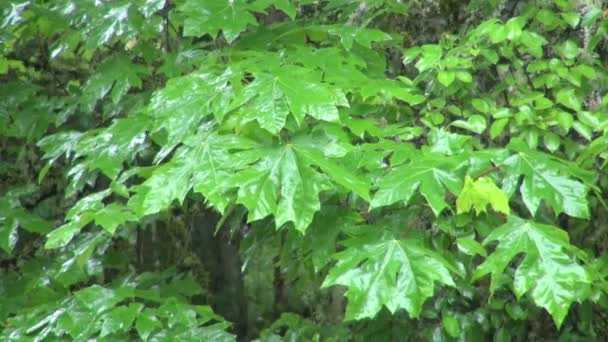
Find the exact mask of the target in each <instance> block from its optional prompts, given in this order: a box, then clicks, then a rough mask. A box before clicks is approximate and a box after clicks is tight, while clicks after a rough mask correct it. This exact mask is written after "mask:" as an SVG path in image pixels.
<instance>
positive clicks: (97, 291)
mask: <svg viewBox="0 0 608 342" xmlns="http://www.w3.org/2000/svg"><path fill="white" fill-rule="evenodd" d="M74 296H75V297H76V299H77V300H78V301H79V302H80V303H82V304H83V305H84V306H86V307H87V308H88V309H89V310H91V311H93V312H94V313H96V314H100V313H102V312H104V311H106V310H108V309H110V308H112V307H113V306H114V305H116V304H117V303H119V302H120V301H121V300H123V299H124V298H122V296H120V295H118V294H117V293H116V292H115V291H113V290H110V289H107V288H105V287H103V286H99V285H93V286H90V287H87V288H85V289H82V290H79V291H78V292H76V293H75V294H74Z"/></svg>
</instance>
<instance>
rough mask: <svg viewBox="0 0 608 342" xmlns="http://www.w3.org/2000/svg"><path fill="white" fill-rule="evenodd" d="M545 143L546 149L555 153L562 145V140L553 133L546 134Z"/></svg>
mask: <svg viewBox="0 0 608 342" xmlns="http://www.w3.org/2000/svg"><path fill="white" fill-rule="evenodd" d="M543 143H544V144H545V147H546V148H547V149H548V150H549V151H551V152H555V151H557V149H558V148H559V145H560V144H561V139H560V137H559V135H557V134H555V133H553V132H546V133H545V135H544V137H543Z"/></svg>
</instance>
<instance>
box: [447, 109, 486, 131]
mask: <svg viewBox="0 0 608 342" xmlns="http://www.w3.org/2000/svg"><path fill="white" fill-rule="evenodd" d="M451 125H452V126H456V127H460V128H462V129H466V130H468V131H471V132H475V133H477V134H481V133H483V131H484V130H485V129H486V119H485V118H484V117H483V116H481V115H477V114H474V115H471V116H469V118H468V119H467V121H464V120H456V121H452V123H451Z"/></svg>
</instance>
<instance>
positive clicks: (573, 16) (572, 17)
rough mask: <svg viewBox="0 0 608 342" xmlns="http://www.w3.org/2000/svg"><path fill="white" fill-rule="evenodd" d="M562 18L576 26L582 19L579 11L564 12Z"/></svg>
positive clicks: (573, 26) (571, 25)
mask: <svg viewBox="0 0 608 342" xmlns="http://www.w3.org/2000/svg"><path fill="white" fill-rule="evenodd" d="M561 16H562V18H563V19H564V21H565V22H566V23H568V25H570V27H572V28H575V27H576V26H578V23H579V22H580V20H581V17H580V14H578V12H564V13H561Z"/></svg>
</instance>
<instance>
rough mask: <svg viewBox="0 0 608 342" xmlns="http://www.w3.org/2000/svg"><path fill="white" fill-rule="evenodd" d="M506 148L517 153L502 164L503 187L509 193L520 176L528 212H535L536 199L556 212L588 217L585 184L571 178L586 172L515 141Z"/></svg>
mask: <svg viewBox="0 0 608 342" xmlns="http://www.w3.org/2000/svg"><path fill="white" fill-rule="evenodd" d="M509 148H510V149H512V150H515V151H517V154H514V155H513V156H511V157H509V158H507V159H506V160H505V161H504V162H503V163H502V164H503V165H504V166H503V168H502V169H503V170H504V173H505V178H504V179H503V190H504V191H505V193H506V194H507V196H509V197H510V196H511V195H512V194H513V192H514V191H515V189H516V187H517V185H518V184H519V178H520V176H522V175H523V178H524V179H523V182H522V184H521V186H520V187H519V191H520V193H521V197H522V200H523V201H524V204H525V205H526V207H527V208H528V210H529V211H530V213H531V214H532V215H536V211H537V210H538V207H539V206H540V202H541V201H542V200H545V201H546V202H547V204H548V205H549V206H551V207H552V208H553V209H554V210H555V213H556V214H559V213H562V212H563V213H566V214H568V215H570V216H573V217H580V218H588V217H589V203H588V202H587V186H586V185H585V184H584V183H581V182H579V181H577V180H573V179H572V175H574V176H576V177H578V178H581V179H586V178H587V177H588V173H587V172H584V171H582V170H580V169H579V168H578V167H577V166H576V165H575V164H573V163H569V162H566V161H563V160H560V159H559V158H556V157H553V156H550V155H547V154H544V153H541V152H537V151H532V150H530V149H529V148H527V147H526V146H525V145H524V144H523V143H521V142H518V141H515V142H512V143H511V144H509Z"/></svg>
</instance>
